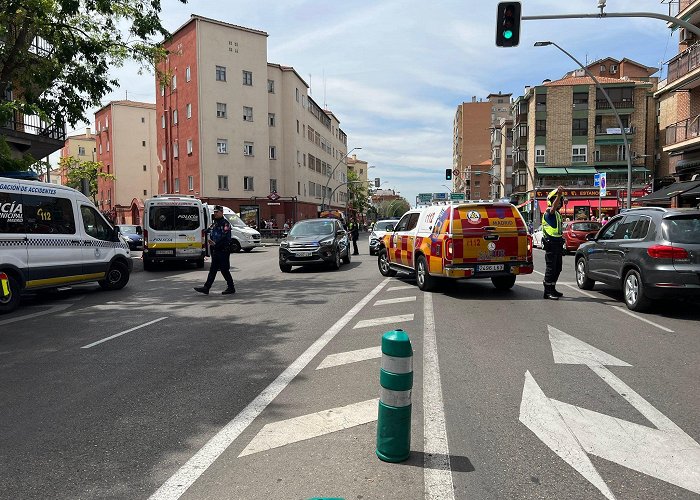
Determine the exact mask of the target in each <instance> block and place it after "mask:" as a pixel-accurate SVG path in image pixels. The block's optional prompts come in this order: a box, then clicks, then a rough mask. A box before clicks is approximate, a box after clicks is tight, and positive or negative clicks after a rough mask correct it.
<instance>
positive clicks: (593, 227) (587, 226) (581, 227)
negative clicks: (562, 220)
mask: <svg viewBox="0 0 700 500" xmlns="http://www.w3.org/2000/svg"><path fill="white" fill-rule="evenodd" d="M600 227H601V225H600V224H598V223H597V222H574V223H573V224H572V225H571V230H572V231H597V230H598V229H600Z"/></svg>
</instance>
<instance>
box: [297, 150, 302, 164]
mask: <svg viewBox="0 0 700 500" xmlns="http://www.w3.org/2000/svg"><path fill="white" fill-rule="evenodd" d="M297 165H301V151H299V150H298V149H297Z"/></svg>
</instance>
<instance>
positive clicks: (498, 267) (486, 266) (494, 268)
mask: <svg viewBox="0 0 700 500" xmlns="http://www.w3.org/2000/svg"><path fill="white" fill-rule="evenodd" d="M478 270H479V271H503V264H482V265H480V266H479V269H478Z"/></svg>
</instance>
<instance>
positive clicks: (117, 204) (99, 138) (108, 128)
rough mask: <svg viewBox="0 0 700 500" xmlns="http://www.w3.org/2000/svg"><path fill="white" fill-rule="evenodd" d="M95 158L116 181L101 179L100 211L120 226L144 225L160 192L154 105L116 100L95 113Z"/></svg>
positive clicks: (99, 190)
mask: <svg viewBox="0 0 700 500" xmlns="http://www.w3.org/2000/svg"><path fill="white" fill-rule="evenodd" d="M95 133H96V135H95V148H96V154H95V159H96V160H97V161H99V162H101V163H102V171H103V172H105V173H108V174H112V175H114V179H112V180H109V179H98V183H97V184H98V189H97V200H98V208H99V209H100V210H103V211H109V212H111V216H112V219H113V221H114V222H115V223H117V224H141V222H142V221H141V217H142V215H143V202H144V200H145V199H146V198H149V197H150V196H152V195H153V194H156V193H157V188H158V171H159V169H160V168H161V167H160V165H159V163H158V157H157V155H156V151H157V149H156V147H155V146H156V113H155V106H154V105H153V104H152V103H146V102H136V101H113V102H111V103H109V104H107V105H106V106H104V107H103V108H102V109H100V110H98V111H97V112H96V113H95Z"/></svg>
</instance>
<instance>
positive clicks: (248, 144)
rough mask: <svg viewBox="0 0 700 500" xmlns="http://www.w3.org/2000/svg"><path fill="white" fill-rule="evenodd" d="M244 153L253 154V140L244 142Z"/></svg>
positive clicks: (246, 154)
mask: <svg viewBox="0 0 700 500" xmlns="http://www.w3.org/2000/svg"><path fill="white" fill-rule="evenodd" d="M243 155H244V156H253V143H252V142H244V143H243Z"/></svg>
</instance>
